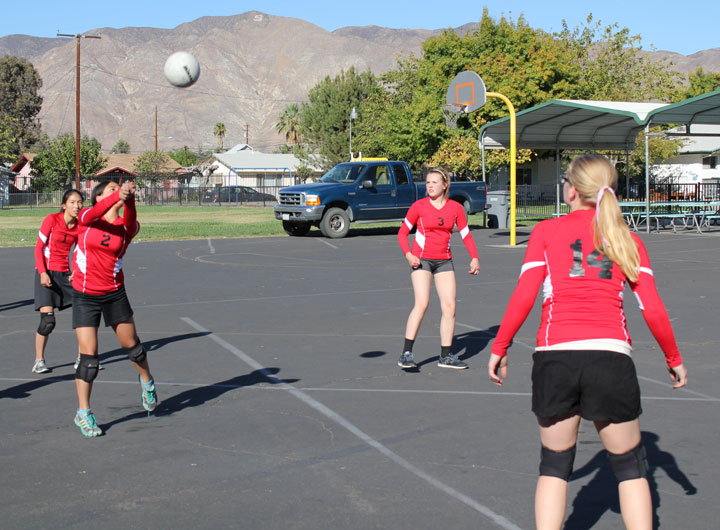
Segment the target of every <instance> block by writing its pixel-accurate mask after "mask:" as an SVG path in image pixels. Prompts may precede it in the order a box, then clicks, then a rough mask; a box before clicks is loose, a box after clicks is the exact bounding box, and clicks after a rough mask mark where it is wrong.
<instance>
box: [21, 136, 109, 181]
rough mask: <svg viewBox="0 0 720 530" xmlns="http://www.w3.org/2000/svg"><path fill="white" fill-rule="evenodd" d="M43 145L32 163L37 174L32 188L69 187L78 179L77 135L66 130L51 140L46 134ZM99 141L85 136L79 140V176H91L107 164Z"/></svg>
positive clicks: (42, 139) (31, 165) (42, 140)
mask: <svg viewBox="0 0 720 530" xmlns="http://www.w3.org/2000/svg"><path fill="white" fill-rule="evenodd" d="M40 143H41V145H42V147H41V148H40V149H39V151H38V154H37V156H35V158H34V159H33V161H32V162H31V163H30V167H31V168H32V171H33V173H34V175H35V178H34V179H33V190H34V191H41V190H57V189H63V188H67V187H69V186H70V185H71V183H72V182H73V179H74V178H75V135H74V134H73V133H64V134H59V135H57V136H56V137H55V138H54V139H52V140H50V139H49V138H48V137H47V135H43V137H42V138H41V141H40ZM101 147H102V146H101V145H100V142H98V141H97V140H96V139H95V138H88V137H87V136H83V137H82V138H81V139H80V175H81V176H82V177H85V178H89V177H92V176H93V175H94V174H95V173H97V172H98V171H100V170H101V169H102V168H103V167H105V164H106V163H107V158H105V157H103V156H102V154H101V153H100V149H101Z"/></svg>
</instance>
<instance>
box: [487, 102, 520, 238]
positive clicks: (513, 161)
mask: <svg viewBox="0 0 720 530" xmlns="http://www.w3.org/2000/svg"><path fill="white" fill-rule="evenodd" d="M485 96H486V97H488V98H497V99H501V100H502V101H503V102H504V103H505V105H507V108H508V111H509V112H510V246H511V247H514V246H515V245H516V244H517V223H516V219H517V218H516V213H517V212H516V208H517V200H516V194H517V168H516V166H517V138H516V136H517V122H516V120H515V107H514V106H513V104H512V102H511V101H510V100H509V99H508V98H507V97H506V96H503V95H502V94H500V93H499V92H486V93H485Z"/></svg>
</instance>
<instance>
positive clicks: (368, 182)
mask: <svg viewBox="0 0 720 530" xmlns="http://www.w3.org/2000/svg"><path fill="white" fill-rule="evenodd" d="M360 187H361V188H363V189H366V190H369V189H372V188H374V187H375V186H374V184H373V181H372V180H370V179H368V180H363V181H362V182H360Z"/></svg>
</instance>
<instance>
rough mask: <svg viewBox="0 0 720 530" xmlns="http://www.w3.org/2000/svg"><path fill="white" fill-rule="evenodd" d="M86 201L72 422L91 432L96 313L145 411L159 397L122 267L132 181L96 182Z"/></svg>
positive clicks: (130, 228) (132, 224)
mask: <svg viewBox="0 0 720 530" xmlns="http://www.w3.org/2000/svg"><path fill="white" fill-rule="evenodd" d="M91 201H92V205H93V207H92V208H86V209H84V210H83V211H82V212H80V215H79V218H78V219H79V223H80V234H79V236H78V245H77V250H76V251H75V254H74V257H73V270H74V275H73V288H74V289H75V297H74V299H73V328H75V333H76V335H77V339H78V345H79V347H80V360H79V362H78V364H77V369H76V371H75V388H76V390H77V396H78V410H77V414H76V415H75V424H76V425H77V426H78V427H80V430H81V431H82V433H83V434H84V435H85V436H90V437H93V436H100V435H101V434H102V433H103V431H102V429H100V427H99V426H98V424H97V421H96V420H95V416H94V415H93V413H92V410H91V408H90V394H91V392H92V386H93V380H94V379H95V377H97V373H98V327H99V326H100V317H101V315H102V317H103V319H104V321H105V325H106V326H112V328H113V331H115V334H116V335H117V338H118V341H119V342H120V346H122V348H123V349H124V350H125V353H127V356H128V357H129V358H130V361H132V363H133V366H134V367H135V369H136V370H137V372H138V379H139V381H140V386H141V388H142V394H141V402H142V406H143V408H144V409H145V410H147V411H148V413H150V412H152V411H153V410H155V407H156V406H157V402H158V401H157V393H156V392H155V384H154V382H153V378H152V375H151V373H150V367H149V365H148V361H147V352H146V351H145V348H144V347H143V345H142V343H141V342H140V339H139V338H138V336H137V331H136V329H135V321H134V320H133V310H132V307H130V301H129V300H128V297H127V294H126V292H125V285H124V275H123V270H122V260H123V256H124V255H125V251H126V250H127V248H128V245H129V244H130V241H131V240H132V238H133V237H135V236H136V235H137V233H138V232H139V231H140V224H139V223H138V222H137V213H136V211H135V183H134V182H126V183H124V184H123V185H122V186H120V185H118V184H117V183H116V182H112V181H106V182H103V183H101V184H98V185H97V186H95V188H93V191H92V197H91ZM121 208H123V214H122V215H120V209H121Z"/></svg>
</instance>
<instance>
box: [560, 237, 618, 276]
mask: <svg viewBox="0 0 720 530" xmlns="http://www.w3.org/2000/svg"><path fill="white" fill-rule="evenodd" d="M570 248H571V249H572V251H573V267H572V269H570V277H571V278H580V277H583V276H585V269H584V268H583V265H582V255H583V253H582V241H581V240H579V239H576V240H575V243H573V244H572V245H570ZM585 261H586V262H587V264H588V266H590V267H597V268H599V269H600V272H598V277H600V278H602V279H603V280H610V279H612V267H613V262H612V261H610V260H609V259H608V257H607V256H601V254H600V253H599V252H598V251H597V250H593V251H592V252H591V253H590V254H588V257H587V258H586V259H585Z"/></svg>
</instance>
